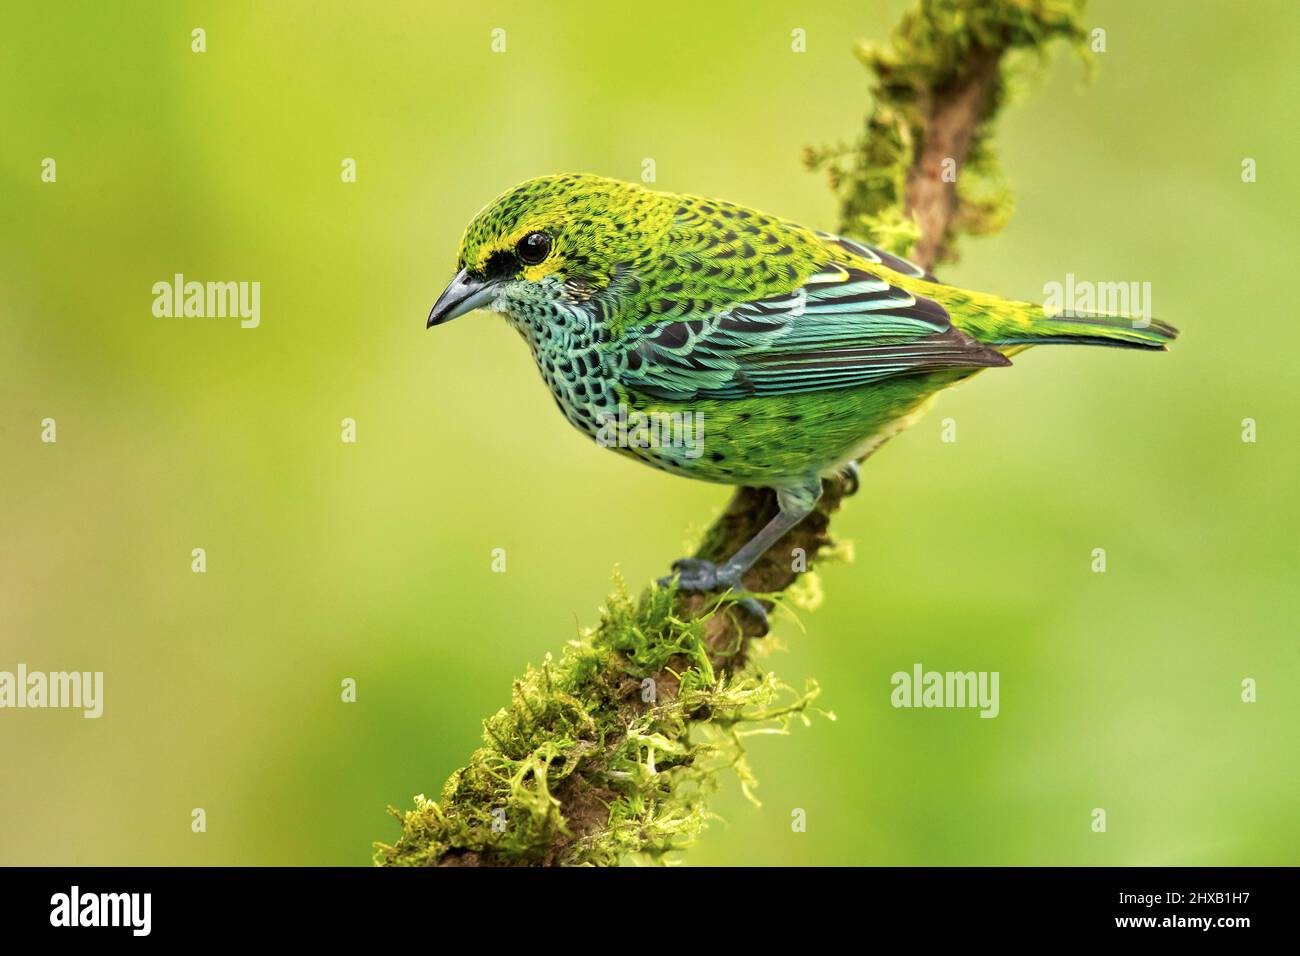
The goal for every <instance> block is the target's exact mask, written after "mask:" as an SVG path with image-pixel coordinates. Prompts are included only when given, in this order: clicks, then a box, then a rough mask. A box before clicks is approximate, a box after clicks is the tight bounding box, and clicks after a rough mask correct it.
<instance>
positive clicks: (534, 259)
mask: <svg viewBox="0 0 1300 956" xmlns="http://www.w3.org/2000/svg"><path fill="white" fill-rule="evenodd" d="M550 254H551V237H550V236H548V235H547V234H546V233H544V232H530V233H529V234H528V235H526V236H524V237H523V238H522V239H520V240H519V242H518V243H517V244H516V245H515V255H517V256H518V257H519V261H520V262H522V263H523V264H524V265H528V266H535V265H537V263H539V262H541V261H542V260H543V259H545V258H546V257H547V256H549V255H550Z"/></svg>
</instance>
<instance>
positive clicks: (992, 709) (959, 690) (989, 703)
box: [889, 664, 1001, 717]
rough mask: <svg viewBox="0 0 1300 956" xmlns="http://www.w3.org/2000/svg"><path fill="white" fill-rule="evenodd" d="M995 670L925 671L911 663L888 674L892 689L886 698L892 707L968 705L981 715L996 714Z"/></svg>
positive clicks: (997, 708) (996, 685) (996, 673)
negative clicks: (907, 668)
mask: <svg viewBox="0 0 1300 956" xmlns="http://www.w3.org/2000/svg"><path fill="white" fill-rule="evenodd" d="M998 678H999V674H998V672H997V671H927V670H925V669H924V668H923V667H921V665H920V664H913V665H912V671H911V673H908V672H907V671H896V672H895V673H894V675H893V676H892V677H890V678H889V683H890V684H891V685H892V686H893V688H894V689H893V691H892V692H891V693H890V695H889V702H890V703H891V704H893V705H894V706H895V707H971V708H976V707H977V708H979V712H980V716H981V717H996V716H997V715H998V713H999V711H1000V710H1001V705H1000V704H999V702H998Z"/></svg>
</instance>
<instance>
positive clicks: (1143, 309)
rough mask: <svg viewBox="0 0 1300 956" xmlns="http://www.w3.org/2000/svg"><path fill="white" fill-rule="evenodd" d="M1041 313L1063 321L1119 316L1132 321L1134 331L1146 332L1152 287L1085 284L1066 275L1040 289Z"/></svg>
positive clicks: (1110, 283)
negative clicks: (1141, 330)
mask: <svg viewBox="0 0 1300 956" xmlns="http://www.w3.org/2000/svg"><path fill="white" fill-rule="evenodd" d="M1043 311H1044V312H1046V313H1047V315H1048V316H1049V317H1053V318H1055V317H1058V316H1059V317H1061V318H1066V319H1084V318H1088V317H1089V316H1096V315H1121V316H1124V317H1125V318H1128V319H1132V320H1133V328H1135V329H1145V328H1146V327H1147V326H1149V325H1150V324H1151V283H1150V282H1088V281H1086V280H1078V279H1076V278H1075V277H1074V273H1073V272H1067V273H1066V274H1065V282H1064V283H1061V282H1047V283H1045V284H1044V285H1043Z"/></svg>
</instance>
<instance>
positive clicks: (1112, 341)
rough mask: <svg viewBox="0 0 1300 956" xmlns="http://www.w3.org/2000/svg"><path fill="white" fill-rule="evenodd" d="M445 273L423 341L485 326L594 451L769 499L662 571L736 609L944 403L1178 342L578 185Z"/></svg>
mask: <svg viewBox="0 0 1300 956" xmlns="http://www.w3.org/2000/svg"><path fill="white" fill-rule="evenodd" d="M458 269H459V271H458V272H457V273H456V276H455V278H454V279H453V280H452V281H451V284H450V285H448V286H447V288H446V290H445V291H444V292H443V293H442V294H441V295H440V296H439V297H438V300H437V302H436V303H435V304H434V306H433V310H432V311H431V312H430V313H429V319H428V327H430V328H431V327H433V326H435V325H441V324H443V323H445V322H448V321H450V320H451V319H454V318H456V317H457V316H460V315H464V314H465V313H467V312H470V311H472V310H474V309H479V308H484V309H489V310H491V311H495V312H500V313H502V314H504V315H505V317H506V321H508V322H509V323H510V324H511V325H512V326H514V327H515V329H517V330H518V331H519V333H520V335H522V336H523V338H524V341H526V342H527V343H528V346H529V348H530V349H531V350H532V353H533V358H534V359H535V360H536V362H537V367H538V370H539V371H540V372H541V374H542V378H543V379H544V380H545V382H546V385H547V386H548V387H549V388H550V391H551V394H552V396H553V397H554V398H555V401H556V404H557V405H559V407H560V410H561V411H562V412H563V413H564V415H565V417H566V418H568V420H569V421H570V422H571V423H572V424H573V425H574V426H576V427H577V428H579V429H580V430H582V431H584V432H586V433H587V434H589V435H591V436H592V437H594V438H596V439H597V440H598V441H599V442H600V443H601V444H604V445H609V446H611V447H615V448H616V449H617V450H618V451H620V452H622V453H623V454H626V455H630V456H632V457H635V458H638V459H640V460H641V461H643V462H645V463H647V464H649V465H653V466H654V467H656V468H661V469H663V470H665V471H668V472H671V473H673V474H677V475H685V476H687V477H689V478H698V479H701V480H704V481H713V482H719V483H722V484H728V485H747V486H754V487H766V488H771V489H773V490H774V491H775V492H776V498H777V503H778V505H779V508H780V511H779V513H778V514H777V516H776V517H774V518H773V519H772V520H771V522H770V523H768V525H767V526H766V527H764V528H763V529H762V530H761V531H760V532H759V533H758V534H756V535H755V536H754V538H753V539H752V540H750V541H749V542H748V543H746V544H745V545H744V546H743V547H742V548H741V549H740V550H739V551H737V552H736V553H735V554H734V555H733V556H732V557H731V558H730V559H728V560H727V561H725V562H724V563H722V564H715V563H713V562H709V561H704V560H700V559H695V558H685V559H682V560H680V561H677V562H675V563H674V565H673V568H674V570H675V571H676V573H677V577H678V584H679V586H680V587H681V588H683V589H685V590H691V591H715V590H723V589H734V590H736V591H738V592H739V591H743V587H742V584H741V576H742V575H743V574H744V573H745V571H746V570H747V569H748V568H749V567H750V566H751V565H753V564H754V562H755V561H757V560H758V559H759V558H760V557H761V556H762V555H763V554H764V553H765V552H766V551H767V549H768V548H769V547H771V546H772V545H773V544H775V543H776V542H777V541H778V540H779V539H780V538H781V537H782V535H784V534H785V533H786V532H787V531H789V530H790V529H791V528H792V527H794V526H795V525H796V524H798V522H799V521H801V520H802V519H803V518H804V517H805V516H806V515H808V514H809V512H811V511H812V509H813V507H814V505H815V504H816V503H817V500H818V498H819V497H820V496H821V493H822V481H823V479H824V478H827V477H829V476H832V475H835V474H837V473H845V472H849V473H851V474H853V475H854V476H856V463H857V462H859V461H861V460H862V459H865V458H866V457H867V456H868V455H870V454H871V453H872V452H873V451H874V450H875V449H877V448H879V447H880V445H881V444H882V443H883V442H885V441H887V440H888V439H889V438H891V437H892V436H894V435H896V434H898V433H899V432H900V431H902V430H903V429H905V428H907V427H908V426H909V425H911V424H912V423H913V422H915V421H916V420H917V418H919V417H920V416H921V414H922V413H923V412H924V411H925V410H926V408H927V406H928V405H929V404H930V403H931V402H932V401H933V399H934V398H935V396H936V395H937V393H939V392H940V391H942V390H943V389H945V388H947V387H948V386H950V385H953V384H956V383H957V382H960V381H962V380H963V379H966V378H968V377H969V376H971V375H973V374H975V373H976V372H978V371H980V370H981V369H985V368H994V367H1000V366H1006V365H1010V364H1011V361H1010V358H1009V356H1011V355H1013V354H1015V353H1017V352H1019V351H1022V350H1023V349H1025V348H1028V347H1030V346H1034V345H1042V344H1048V343H1050V344H1082V345H1110V346H1120V347H1125V348H1138V349H1154V350H1163V349H1164V347H1165V343H1166V342H1169V341H1170V340H1172V339H1173V338H1174V337H1175V336H1176V335H1177V330H1175V329H1174V328H1173V327H1172V326H1169V325H1166V324H1164V323H1161V322H1149V323H1140V322H1135V321H1133V320H1131V319H1125V318H1119V317H1114V316H1105V315H1091V314H1089V315H1061V316H1052V315H1048V314H1047V313H1046V312H1044V310H1043V308H1042V307H1040V306H1037V305H1033V304H1031V303H1028V302H1017V301H1013V300H1010V299H1004V298H1000V297H998V296H994V295H987V294H984V293H979V292H968V291H965V290H963V289H957V288H954V287H952V286H948V285H944V284H943V283H941V282H939V281H938V280H937V279H936V278H935V277H934V276H933V275H930V274H929V273H928V272H926V271H925V270H924V269H921V268H919V267H918V266H916V265H914V264H913V263H911V262H908V261H906V260H904V259H901V258H899V257H897V256H894V255H891V254H890V253H888V252H884V251H882V250H880V249H877V248H875V247H874V246H870V245H867V244H865V243H863V242H859V241H856V240H852V239H847V238H843V237H840V236H835V235H832V234H830V233H827V232H821V231H817V230H813V229H808V228H805V227H804V226H800V225H798V224H796V223H793V222H789V221H787V220H785V219H780V218H778V217H776V216H770V215H768V214H766V213H762V212H759V211H757V210H755V209H749V208H746V207H745V206H739V205H736V204H734V203H730V202H724V201H721V200H716V199H704V198H701V197H699V196H688V195H675V194H673V193H667V192H657V191H654V190H651V189H647V188H645V187H643V186H639V185H635V184H632V183H625V182H620V181H618V180H614V179H606V178H603V177H599V176H592V175H585V174H573V175H557V176H543V177H540V178H537V179H530V180H527V181H526V182H523V183H520V184H519V185H518V186H515V187H514V188H513V189H511V190H509V191H508V192H506V193H504V194H503V195H501V196H500V197H499V198H497V199H496V200H494V201H493V202H491V203H489V204H488V205H487V206H486V207H485V208H484V209H483V210H482V211H481V212H479V213H478V215H477V216H475V217H474V219H473V221H472V222H471V223H470V224H469V226H468V227H467V228H466V230H465V234H464V237H463V238H462V240H461V243H460V252H459V257H458ZM665 580H667V579H665ZM745 604H746V606H747V607H749V609H750V610H751V611H754V612H755V613H757V614H760V615H761V614H762V609H761V606H759V605H758V604H757V602H756V601H753V600H752V599H746V600H745Z"/></svg>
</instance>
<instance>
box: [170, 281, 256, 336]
mask: <svg viewBox="0 0 1300 956" xmlns="http://www.w3.org/2000/svg"><path fill="white" fill-rule="evenodd" d="M153 314H154V315H155V316H156V317H157V318H160V319H178V318H187V319H226V318H238V319H239V320H240V322H239V327H240V328H242V329H255V328H257V327H258V326H259V325H260V324H261V323H262V283H260V282H194V281H189V282H186V281H185V276H184V275H182V274H181V273H179V272H178V273H176V275H174V276H173V277H172V281H170V282H167V281H162V282H155V283H154V284H153Z"/></svg>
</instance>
